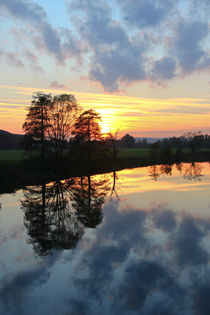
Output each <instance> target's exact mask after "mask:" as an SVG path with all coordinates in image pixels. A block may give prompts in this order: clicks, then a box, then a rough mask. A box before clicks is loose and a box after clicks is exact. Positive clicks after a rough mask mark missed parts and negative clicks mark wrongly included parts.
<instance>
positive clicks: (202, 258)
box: [175, 216, 209, 265]
mask: <svg viewBox="0 0 210 315" xmlns="http://www.w3.org/2000/svg"><path fill="white" fill-rule="evenodd" d="M204 235H205V234H204V231H203V228H202V226H201V227H199V225H198V224H197V223H196V221H195V220H194V218H192V217H190V216H184V217H183V220H182V222H181V224H180V228H179V231H178V233H177V240H176V241H175V246H176V248H177V260H178V263H179V264H180V265H188V264H190V265H201V264H206V263H207V262H208V259H209V255H208V253H207V251H206V250H205V249H203V248H202V246H201V241H202V239H203V238H204Z"/></svg>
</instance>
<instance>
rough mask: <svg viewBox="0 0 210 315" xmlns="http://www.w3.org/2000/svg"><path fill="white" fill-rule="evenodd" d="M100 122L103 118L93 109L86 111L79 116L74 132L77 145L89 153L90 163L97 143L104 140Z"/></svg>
mask: <svg viewBox="0 0 210 315" xmlns="http://www.w3.org/2000/svg"><path fill="white" fill-rule="evenodd" d="M100 120H101V117H100V115H99V114H98V113H97V112H95V111H94V110H92V109H90V110H86V111H84V112H83V113H82V114H81V115H80V116H79V118H78V119H77V121H76V123H75V125H74V129H73V131H72V134H73V135H74V140H75V143H76V144H77V145H78V147H80V149H82V151H83V152H86V153H87V160H88V163H89V161H90V159H91V153H92V151H93V149H96V141H100V140H101V139H102V138H101V127H100V125H99V121H100Z"/></svg>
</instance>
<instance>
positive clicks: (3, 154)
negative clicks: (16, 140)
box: [0, 150, 25, 162]
mask: <svg viewBox="0 0 210 315" xmlns="http://www.w3.org/2000/svg"><path fill="white" fill-rule="evenodd" d="M24 157H25V153H24V151H23V150H0V161H7V162H9V161H12V162H14V161H21V160H22V159H23V158H24Z"/></svg>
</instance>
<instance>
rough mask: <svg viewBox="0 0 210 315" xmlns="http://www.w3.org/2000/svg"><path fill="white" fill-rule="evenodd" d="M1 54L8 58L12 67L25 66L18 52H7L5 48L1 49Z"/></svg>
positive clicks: (8, 62)
mask: <svg viewBox="0 0 210 315" xmlns="http://www.w3.org/2000/svg"><path fill="white" fill-rule="evenodd" d="M0 56H1V57H3V58H4V59H5V60H6V62H7V64H8V65H10V66H12V67H15V68H19V69H20V68H23V67H24V64H23V61H22V60H21V59H20V56H19V54H18V53H15V52H5V51H3V50H0Z"/></svg>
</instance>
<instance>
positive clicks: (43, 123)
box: [23, 92, 52, 158]
mask: <svg viewBox="0 0 210 315" xmlns="http://www.w3.org/2000/svg"><path fill="white" fill-rule="evenodd" d="M51 106H52V96H51V94H46V93H43V92H35V93H34V94H33V95H32V102H31V106H30V107H29V110H28V113H27V115H26V120H25V123H24V124H23V129H24V131H25V136H26V137H25V146H26V147H27V148H29V149H31V148H32V147H33V145H34V144H40V145H41V155H42V158H44V155H45V143H46V138H47V133H48V128H49V110H50V107H51Z"/></svg>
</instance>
